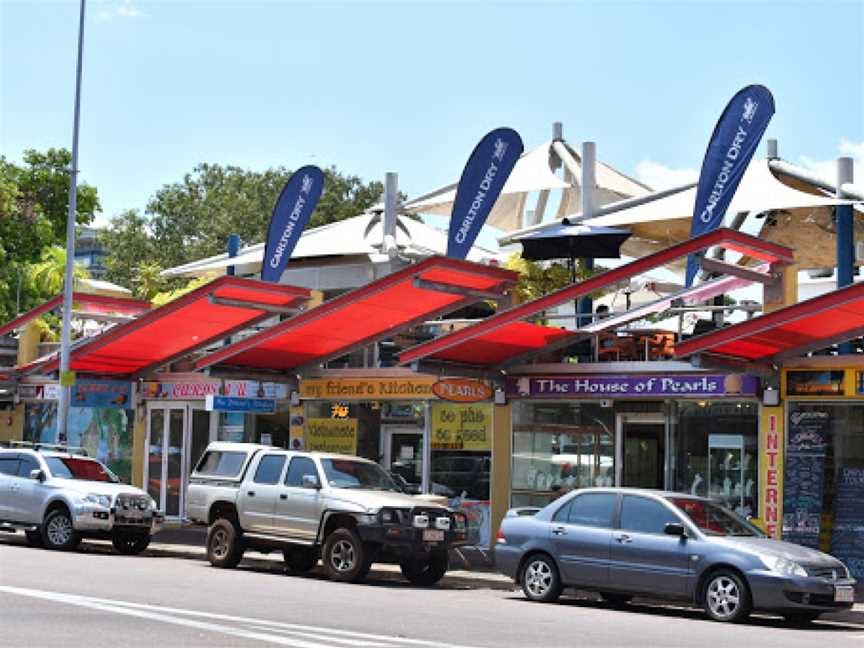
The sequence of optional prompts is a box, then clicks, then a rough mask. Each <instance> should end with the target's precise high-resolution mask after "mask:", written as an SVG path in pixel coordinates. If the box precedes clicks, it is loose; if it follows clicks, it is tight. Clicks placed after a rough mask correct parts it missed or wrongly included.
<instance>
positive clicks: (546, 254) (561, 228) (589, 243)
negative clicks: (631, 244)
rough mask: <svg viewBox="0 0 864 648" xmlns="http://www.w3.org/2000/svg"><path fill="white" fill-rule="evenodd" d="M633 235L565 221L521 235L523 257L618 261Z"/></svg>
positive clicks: (627, 232)
mask: <svg viewBox="0 0 864 648" xmlns="http://www.w3.org/2000/svg"><path fill="white" fill-rule="evenodd" d="M628 238H630V232H629V231H627V230H624V229H618V228H616V227H595V226H592V225H571V224H570V222H569V221H568V220H567V219H566V218H565V219H563V220H562V221H561V223H560V224H558V225H555V226H553V227H547V228H545V229H542V230H540V231H537V232H530V233H528V234H525V235H523V236H520V237H519V238H518V239H516V240H517V241H519V242H520V243H521V244H522V258H524V259H529V260H531V261H547V260H550V259H569V260H570V261H571V263H572V262H573V261H574V260H575V259H617V258H619V257H620V256H621V245H622V244H623V243H624V241H626V240H627V239H628Z"/></svg>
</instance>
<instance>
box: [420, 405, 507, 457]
mask: <svg viewBox="0 0 864 648" xmlns="http://www.w3.org/2000/svg"><path fill="white" fill-rule="evenodd" d="M431 410H432V412H431V413H432V449H433V450H479V451H487V452H488V451H490V450H492V405H491V404H489V403H483V404H476V405H468V404H451V403H435V404H433V405H432V407H431Z"/></svg>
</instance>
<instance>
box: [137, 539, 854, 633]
mask: <svg viewBox="0 0 864 648" xmlns="http://www.w3.org/2000/svg"><path fill="white" fill-rule="evenodd" d="M206 539H207V529H206V528H205V527H201V526H182V527H170V526H169V527H166V528H164V529H163V530H162V531H161V532H160V533H159V534H158V535H157V536H155V537H154V540H155V542H151V543H150V546H149V548H148V549H147V553H151V554H155V555H160V556H165V557H178V558H192V559H197V560H205V559H206V550H205V542H206ZM244 560H246V561H247V562H249V563H251V564H255V563H258V565H259V566H261V567H263V568H268V569H273V568H275V566H276V565H275V564H276V563H278V564H279V565H281V564H282V563H283V560H282V554H281V553H279V552H273V553H270V554H262V553H258V552H249V553H248V554H246V556H245V557H244ZM450 563H451V566H452V567H451V569H450V570H449V571H448V572H447V576H445V577H444V581H443V582H445V583H448V584H450V585H453V586H456V587H463V588H464V587H470V588H483V589H496V590H504V591H513V590H514V589H516V585H514V583H513V581H512V579H510V578H507V577H506V576H503V575H502V574H499V573H498V572H496V571H495V570H494V566H493V564H492V562H491V559H490V557H489V556H488V555H486V554H485V553H483V552H469V551H465V550H460V551H459V552H458V553H455V554H452V555H451V560H450ZM460 563H461V564H460ZM373 571H374V572H375V573H378V574H381V575H382V576H384V577H387V578H389V577H391V576H392V577H401V574H400V572H399V566H398V565H385V564H376V565H375V566H374V568H373ZM586 596H588V597H592V595H590V594H587V593H586ZM640 600H641V601H644V602H645V603H647V604H650V605H661V606H670V605H673V606H674V605H676V604H674V603H671V604H670V603H669V602H668V601H656V600H650V599H647V598H639V599H637V601H640ZM822 618H823V619H825V620H826V621H836V622H840V623H853V624H856V625H861V626H864V603H857V604H856V605H855V606H854V607H853V608H852V609H851V610H848V611H846V612H837V613H832V614H826V615H823V617H822Z"/></svg>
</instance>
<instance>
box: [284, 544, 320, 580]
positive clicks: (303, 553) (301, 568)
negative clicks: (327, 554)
mask: <svg viewBox="0 0 864 648" xmlns="http://www.w3.org/2000/svg"><path fill="white" fill-rule="evenodd" d="M282 557H283V558H284V559H285V565H286V566H287V567H288V571H290V572H293V573H295V574H305V573H306V572H308V571H312V570H313V569H314V568H315V565H317V564H318V555H317V554H316V553H315V551H314V550H313V549H307V548H305V547H290V548H288V549H283V550H282Z"/></svg>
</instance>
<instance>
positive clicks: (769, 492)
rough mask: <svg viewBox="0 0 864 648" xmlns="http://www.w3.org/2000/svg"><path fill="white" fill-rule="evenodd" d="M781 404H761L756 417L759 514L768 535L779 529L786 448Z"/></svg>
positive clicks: (781, 521)
mask: <svg viewBox="0 0 864 648" xmlns="http://www.w3.org/2000/svg"><path fill="white" fill-rule="evenodd" d="M784 423H785V421H784V412H783V406H782V405H779V406H777V407H763V408H762V415H761V416H760V419H759V517H758V518H757V519H756V520H754V522H758V523H759V526H760V527H762V529H764V530H765V531H766V532H767V533H768V535H769V536H771V537H772V538H777V539H780V536H781V534H782V532H783V465H784V464H783V461H784V449H785V447H786V443H785V434H784V430H785V427H784Z"/></svg>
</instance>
